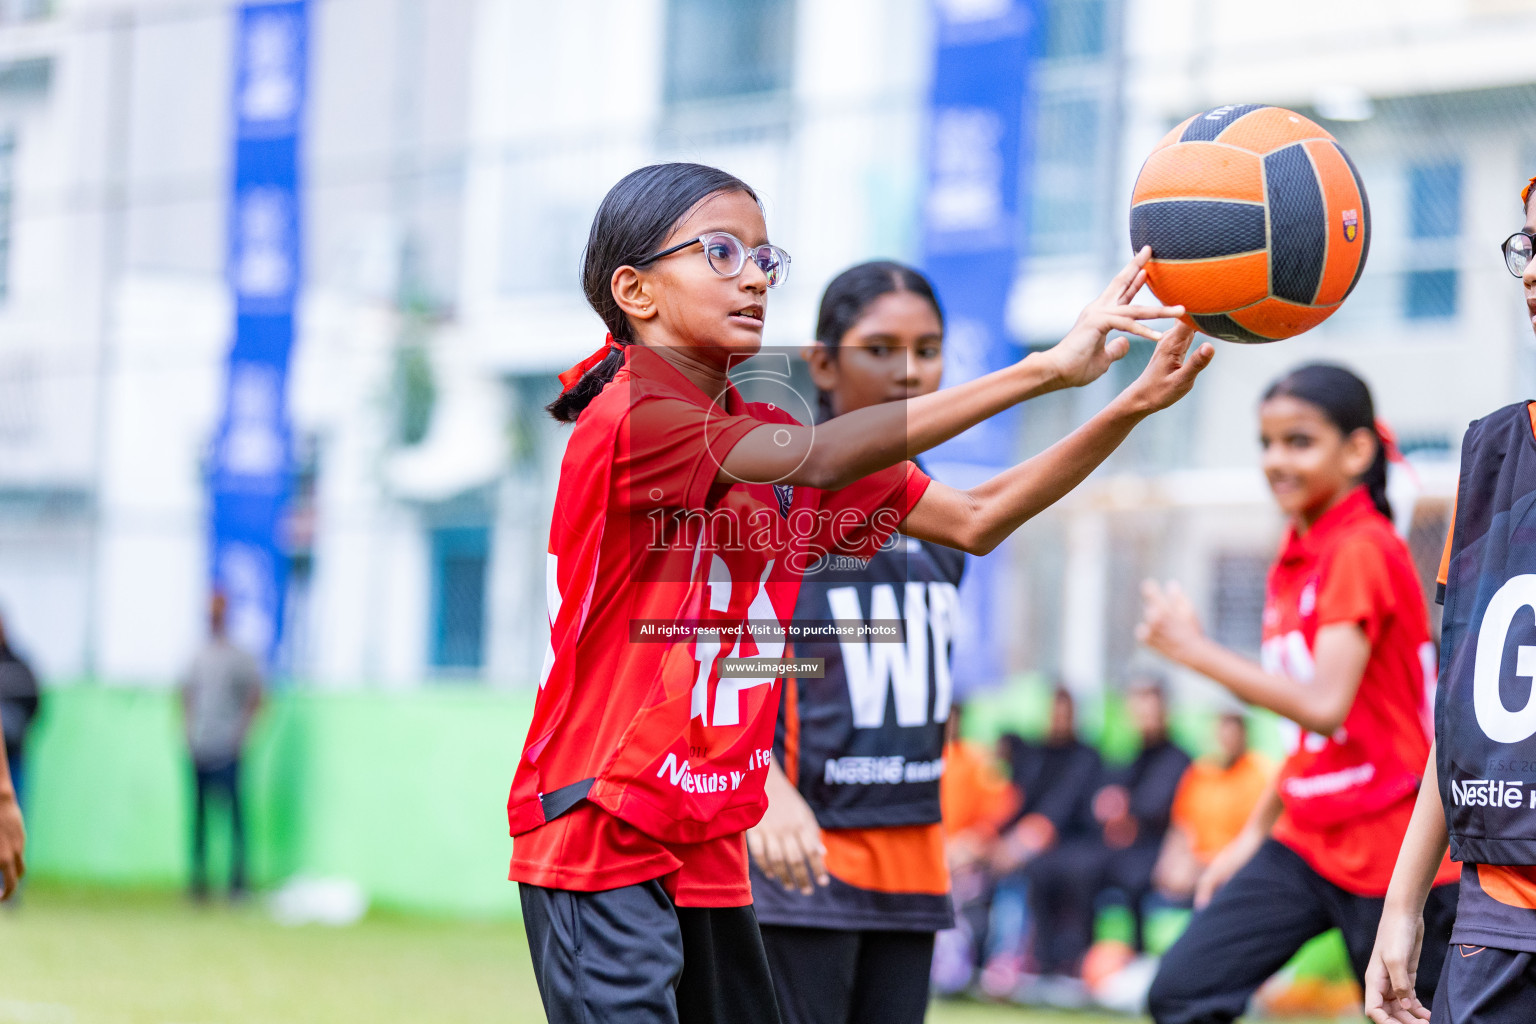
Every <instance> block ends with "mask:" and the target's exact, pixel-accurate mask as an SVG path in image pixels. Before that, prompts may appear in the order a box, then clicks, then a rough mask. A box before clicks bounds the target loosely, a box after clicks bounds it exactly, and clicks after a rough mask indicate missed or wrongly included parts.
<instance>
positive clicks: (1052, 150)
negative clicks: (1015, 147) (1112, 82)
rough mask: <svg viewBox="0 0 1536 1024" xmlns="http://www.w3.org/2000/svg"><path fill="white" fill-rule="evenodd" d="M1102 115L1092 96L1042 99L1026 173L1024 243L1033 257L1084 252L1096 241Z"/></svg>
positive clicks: (1048, 95) (1055, 95)
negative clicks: (1028, 212) (1032, 154)
mask: <svg viewBox="0 0 1536 1024" xmlns="http://www.w3.org/2000/svg"><path fill="white" fill-rule="evenodd" d="M1100 111H1101V105H1100V102H1099V99H1098V97H1096V96H1091V95H1090V96H1085V95H1082V94H1080V93H1070V92H1043V93H1042V94H1041V95H1040V101H1039V108H1038V112H1037V113H1036V122H1035V157H1034V167H1033V170H1032V171H1031V173H1030V178H1031V179H1032V180H1031V182H1030V186H1031V191H1032V200H1033V201H1032V203H1031V217H1030V223H1029V226H1028V231H1029V237H1028V238H1026V239H1025V240H1024V247H1025V251H1026V252H1028V253H1030V254H1031V255H1038V256H1057V255H1063V254H1069V253H1078V252H1085V251H1088V250H1090V249H1091V248H1092V247H1093V245H1094V243H1095V242H1096V240H1097V239H1098V234H1097V231H1096V230H1095V228H1096V224H1097V212H1098V209H1099V203H1098V199H1099V193H1100V189H1099V181H1100V177H1099V176H1100V171H1101V168H1100V163H1101V161H1100V159H1099V147H1100V137H1101V134H1102V133H1101V131H1100V123H1099V121H1100Z"/></svg>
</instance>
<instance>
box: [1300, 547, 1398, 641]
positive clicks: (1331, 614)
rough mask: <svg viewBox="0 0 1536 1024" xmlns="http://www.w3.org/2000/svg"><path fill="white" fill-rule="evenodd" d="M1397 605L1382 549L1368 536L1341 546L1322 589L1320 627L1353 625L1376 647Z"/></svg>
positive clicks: (1319, 613)
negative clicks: (1377, 640) (1350, 623)
mask: <svg viewBox="0 0 1536 1024" xmlns="http://www.w3.org/2000/svg"><path fill="white" fill-rule="evenodd" d="M1396 605H1397V600H1396V595H1394V594H1393V592H1392V577H1391V575H1390V573H1389V572H1388V571H1387V559H1386V556H1385V555H1384V554H1383V553H1382V550H1381V548H1380V547H1379V546H1378V545H1377V544H1375V543H1373V542H1372V540H1371V538H1370V537H1368V536H1357V537H1351V538H1350V539H1348V540H1346V541H1344V542H1343V543H1342V544H1341V545H1339V549H1338V550H1337V551H1335V552H1334V554H1333V557H1332V558H1331V559H1330V560H1329V562H1328V568H1327V570H1326V571H1325V573H1324V576H1323V580H1322V583H1321V585H1320V586H1319V587H1318V593H1317V624H1318V626H1319V627H1322V626H1329V625H1333V624H1334V623H1339V622H1353V623H1355V624H1357V625H1358V626H1359V627H1360V628H1361V629H1363V630H1364V631H1365V635H1366V639H1368V640H1370V642H1371V643H1372V644H1373V645H1374V644H1375V643H1376V639H1377V637H1379V636H1380V635H1381V627H1382V624H1383V623H1384V622H1385V620H1386V619H1387V617H1388V616H1389V615H1390V614H1391V612H1392V610H1393V608H1395V607H1396Z"/></svg>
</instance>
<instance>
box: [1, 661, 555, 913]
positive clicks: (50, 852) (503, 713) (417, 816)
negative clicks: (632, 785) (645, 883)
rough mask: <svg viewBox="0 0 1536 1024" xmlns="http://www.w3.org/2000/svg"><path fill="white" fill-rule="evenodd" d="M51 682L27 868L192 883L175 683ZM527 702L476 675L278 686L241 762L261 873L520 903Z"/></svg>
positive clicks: (39, 733)
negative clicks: (514, 827)
mask: <svg viewBox="0 0 1536 1024" xmlns="http://www.w3.org/2000/svg"><path fill="white" fill-rule="evenodd" d="M45 699H46V704H45V708H44V713H43V715H42V717H41V718H40V719H39V721H38V728H37V729H36V730H35V732H34V734H33V737H32V740H31V742H30V745H29V749H28V758H27V760H28V780H27V785H28V801H27V804H28V806H27V825H28V830H29V841H28V849H27V854H28V865H29V868H30V870H32V871H35V872H36V873H37V875H38V876H42V877H50V878H57V879H61V880H76V881H90V882H98V883H109V884H120V885H138V886H160V887H163V886H179V885H184V884H185V883H186V878H187V865H188V861H189V839H188V836H189V831H188V830H189V822H190V818H191V803H192V801H191V789H192V786H191V779H190V771H191V770H190V767H189V765H188V763H187V759H186V754H185V748H184V745H183V742H182V738H181V725H180V715H179V712H178V710H177V707H176V698H175V695H174V693H171V692H169V691H164V690H148V689H128V688H120V687H108V686H93V685H76V686H70V687H62V688H59V689H54V690H51V691H49V692H48V693H47V694H46V698H45ZM532 704H533V701H532V694H531V693H517V694H506V693H501V692H495V691H487V690H469V689H465V690H449V689H423V690H412V691H410V692H408V693H400V694H391V693H380V692H378V691H367V692H352V693H324V692H315V691H288V692H285V693H280V694H278V695H276V696H274V697H273V698H272V700H271V701H270V702H269V703H268V705H267V707H266V709H265V710H264V711H263V713H262V717H261V720H260V722H259V724H258V727H257V730H256V735H255V736H254V737H253V742H252V746H251V749H250V751H249V753H248V755H247V758H246V762H245V769H244V776H245V777H244V790H245V793H246V796H247V800H246V807H247V813H248V820H247V826H246V827H247V833H248V836H249V842H250V868H251V875H252V879H253V881H254V883H255V884H256V885H257V886H271V885H275V884H278V883H280V882H281V881H283V880H284V879H287V878H291V877H294V876H296V875H307V876H319V877H340V878H347V879H351V880H353V881H355V882H357V883H358V884H360V885H361V886H362V887H363V889H364V890H365V891H366V892H367V893H368V894H369V896H370V898H371V899H372V900H373V902H374V903H375V904H377V905H380V906H385V907H391V908H397V909H402V910H411V911H418V912H429V913H443V914H453V915H464V916H509V915H515V914H516V913H517V891H516V887H515V886H514V885H512V884H511V883H510V882H508V881H506V877H507V861H508V858H509V857H510V855H511V850H512V843H511V840H510V839H508V837H507V828H506V811H505V808H506V799H507V786H508V784H509V783H510V782H511V780H512V772H513V769H514V768H515V767H516V764H517V758H518V754H519V751H520V750H521V749H522V743H523V737H524V736H525V735H526V733H527V730H528V720H529V715H530V713H531V710H532ZM214 822H215V828H214V830H213V831H214V835H215V837H216V840H215V842H214V844H213V845H212V847H211V858H212V863H213V866H214V868H215V874H214V877H215V879H220V878H222V877H223V873H224V871H225V870H226V868H225V866H226V865H227V863H228V843H227V840H223V839H222V837H223V836H225V835H227V828H226V827H225V824H224V819H223V818H222V817H216V818H215V819H214Z"/></svg>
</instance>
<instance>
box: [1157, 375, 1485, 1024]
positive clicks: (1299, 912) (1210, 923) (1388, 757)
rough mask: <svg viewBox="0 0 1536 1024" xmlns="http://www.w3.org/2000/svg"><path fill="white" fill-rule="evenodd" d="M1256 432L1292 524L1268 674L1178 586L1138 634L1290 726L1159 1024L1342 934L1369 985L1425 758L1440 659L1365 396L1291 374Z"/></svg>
mask: <svg viewBox="0 0 1536 1024" xmlns="http://www.w3.org/2000/svg"><path fill="white" fill-rule="evenodd" d="M1259 436H1260V439H1261V442H1262V444H1263V450H1264V456H1263V463H1264V473H1265V476H1266V477H1267V478H1268V480H1269V486H1270V490H1271V491H1272V492H1273V493H1274V496H1275V501H1276V502H1277V503H1278V504H1279V505H1280V508H1281V509H1282V511H1284V512H1285V513H1286V515H1287V516H1288V517H1289V518H1290V529H1289V530H1288V531H1287V533H1286V537H1285V540H1284V542H1283V543H1282V545H1281V548H1280V556H1279V558H1278V559H1277V560H1276V562H1275V564H1274V566H1273V567H1272V568H1271V570H1270V574H1269V585H1268V591H1267V594H1266V598H1265V604H1264V643H1263V648H1262V662H1261V663H1260V664H1255V663H1253V662H1251V661H1249V660H1248V659H1247V658H1245V657H1243V656H1241V655H1239V654H1236V653H1235V652H1233V651H1229V650H1227V649H1226V648H1224V647H1222V646H1220V645H1219V644H1217V643H1215V642H1214V641H1212V640H1210V639H1209V638H1207V637H1206V636H1205V635H1204V634H1203V633H1202V632H1201V630H1200V624H1199V621H1198V619H1197V618H1196V617H1195V615H1194V612H1193V610H1192V608H1191V606H1190V604H1189V602H1188V600H1186V599H1185V598H1184V596H1183V595H1182V594H1181V593H1180V592H1179V591H1178V590H1177V588H1175V587H1172V586H1170V587H1169V588H1168V590H1167V591H1164V590H1163V589H1161V588H1160V587H1158V586H1157V585H1156V584H1154V583H1151V582H1150V581H1149V582H1148V583H1146V584H1144V585H1143V595H1144V598H1145V618H1144V621H1143V622H1142V624H1141V626H1140V627H1139V628H1138V631H1137V635H1138V637H1139V639H1140V640H1141V641H1142V642H1143V643H1145V644H1147V645H1149V646H1151V647H1152V648H1153V649H1155V650H1157V651H1159V652H1161V653H1162V654H1164V655H1165V656H1167V657H1169V658H1171V659H1172V660H1174V661H1177V662H1179V663H1181V664H1183V665H1185V666H1187V667H1189V668H1192V669H1194V670H1195V671H1197V672H1200V673H1201V674H1203V675H1205V676H1208V677H1209V678H1211V679H1214V680H1215V681H1216V682H1218V683H1220V684H1221V685H1222V686H1225V687H1226V688H1227V689H1228V690H1230V691H1231V692H1232V693H1233V694H1235V695H1236V696H1238V697H1240V698H1242V699H1243V700H1246V701H1248V702H1249V703H1252V704H1257V705H1259V706H1260V707H1266V708H1269V709H1270V710H1271V711H1274V712H1276V713H1277V714H1280V715H1283V716H1284V717H1285V718H1287V719H1289V720H1290V721H1291V722H1293V723H1295V724H1296V725H1297V726H1299V727H1300V729H1299V731H1298V732H1297V734H1296V738H1295V745H1294V748H1293V750H1292V752H1291V754H1290V756H1289V757H1288V758H1287V760H1286V762H1285V765H1284V766H1283V767H1282V769H1281V771H1280V775H1279V777H1278V778H1277V779H1276V781H1275V783H1274V785H1273V786H1272V787H1271V788H1270V789H1269V791H1268V792H1267V794H1266V796H1265V798H1264V799H1262V800H1261V801H1260V802H1259V806H1258V807H1257V809H1256V810H1255V811H1254V814H1253V816H1252V817H1251V818H1250V819H1249V822H1248V825H1247V826H1246V827H1245V828H1244V830H1243V832H1242V834H1241V835H1240V836H1239V837H1238V838H1237V839H1236V840H1234V841H1233V842H1232V843H1231V844H1230V845H1229V846H1228V847H1227V848H1226V849H1224V850H1223V851H1222V852H1221V853H1220V854H1219V855H1218V856H1217V858H1216V859H1215V861H1214V862H1213V863H1212V864H1211V866H1210V868H1209V869H1207V871H1206V873H1205V875H1204V876H1203V877H1202V878H1201V880H1200V884H1199V887H1198V888H1197V890H1196V905H1197V906H1199V907H1202V909H1200V910H1198V911H1197V912H1196V914H1195V916H1194V918H1193V919H1192V920H1191V921H1190V923H1189V927H1188V929H1187V930H1186V931H1185V933H1184V935H1183V936H1182V937H1181V938H1180V939H1179V940H1178V942H1176V943H1175V944H1174V945H1173V947H1172V948H1171V949H1170V950H1169V951H1168V953H1167V954H1166V955H1165V956H1164V957H1163V961H1162V964H1161V965H1160V967H1159V970H1158V974H1157V978H1156V979H1155V980H1154V981H1153V983H1152V989H1151V992H1150V993H1149V996H1148V1000H1149V1003H1150V1008H1151V1011H1152V1015H1153V1017H1154V1018H1155V1019H1156V1020H1157V1022H1158V1024H1196V1022H1200V1024H1216V1022H1226V1021H1232V1020H1235V1019H1236V1018H1237V1017H1238V1016H1239V1015H1240V1014H1241V1013H1242V1012H1243V1009H1244V1007H1245V1006H1246V1005H1247V1003H1248V998H1249V997H1250V996H1251V995H1252V994H1253V991H1254V990H1255V989H1256V988H1257V987H1258V986H1259V984H1260V983H1261V982H1263V981H1264V979H1265V978H1267V977H1269V975H1271V974H1273V973H1274V972H1275V971H1276V970H1277V969H1279V968H1280V967H1281V966H1282V965H1284V963H1285V962H1286V961H1287V960H1288V959H1290V957H1291V956H1292V955H1293V954H1294V953H1295V952H1296V950H1298V949H1299V948H1300V947H1301V946H1302V944H1303V943H1305V942H1306V941H1307V940H1308V939H1310V938H1312V937H1313V936H1315V935H1318V934H1321V933H1322V932H1324V931H1326V930H1328V929H1329V928H1333V927H1337V928H1339V929H1340V930H1341V931H1342V932H1343V934H1344V941H1345V944H1346V946H1347V947H1348V949H1349V957H1350V962H1351V965H1352V966H1353V967H1354V969H1355V973H1356V975H1357V976H1358V977H1363V976H1364V973H1365V968H1366V964H1367V961H1368V959H1369V957H1370V953H1371V946H1372V943H1373V941H1374V938H1375V934H1376V925H1377V922H1378V921H1379V919H1380V917H1381V911H1382V897H1383V895H1384V894H1385V893H1386V891H1387V883H1388V880H1389V876H1390V874H1391V871H1392V862H1393V860H1394V858H1395V856H1396V853H1397V849H1398V845H1399V844H1400V843H1401V842H1402V838H1403V833H1404V831H1405V830H1406V829H1407V827H1408V819H1409V817H1410V815H1411V814H1412V812H1413V804H1414V794H1415V793H1416V792H1417V790H1418V786H1419V774H1420V772H1421V771H1422V770H1423V766H1424V758H1425V755H1426V754H1427V753H1428V751H1429V748H1430V726H1429V722H1428V720H1427V699H1428V694H1429V692H1430V690H1431V688H1432V687H1433V685H1434V678H1435V677H1434V671H1435V669H1434V647H1433V645H1432V644H1431V643H1430V640H1429V624H1428V618H1427V616H1426V614H1425V608H1424V597H1423V594H1422V593H1421V591H1420V589H1419V582H1418V576H1417V573H1416V571H1415V570H1414V567H1413V562H1412V560H1411V559H1410V557H1409V554H1408V548H1407V545H1405V544H1404V543H1403V541H1402V539H1401V538H1399V537H1398V535H1397V534H1396V533H1395V532H1394V531H1393V529H1392V522H1391V518H1390V515H1391V508H1390V506H1389V505H1388V504H1387V498H1386V480H1387V445H1386V444H1385V443H1384V442H1383V438H1382V434H1381V432H1380V430H1379V428H1378V427H1377V425H1376V420H1375V413H1374V406H1373V403H1372V401H1371V394H1370V391H1369V389H1367V387H1366V385H1365V383H1364V382H1363V381H1361V380H1360V378H1359V377H1357V376H1355V375H1354V374H1353V373H1351V372H1349V371H1348V370H1345V369H1343V368H1342V367H1338V366H1328V365H1320V364H1318V365H1310V366H1304V367H1301V368H1300V369H1298V370H1296V371H1294V372H1292V373H1290V374H1289V375H1287V376H1285V377H1283V378H1282V379H1281V380H1279V381H1278V382H1276V383H1275V384H1273V385H1272V386H1271V387H1270V388H1269V390H1268V391H1267V392H1265V395H1264V400H1263V402H1262V404H1261V405H1260V407H1259ZM1456 875H1457V873H1456V869H1455V867H1454V866H1453V865H1451V864H1450V863H1449V862H1448V861H1442V862H1441V863H1440V864H1439V866H1438V869H1437V870H1436V872H1435V881H1436V883H1437V885H1436V888H1435V889H1434V892H1433V893H1432V894H1431V895H1430V897H1429V906H1428V908H1427V913H1426V925H1427V928H1428V932H1429V934H1430V935H1431V936H1433V937H1434V940H1435V943H1436V945H1435V950H1437V953H1436V954H1435V955H1434V964H1433V967H1434V968H1435V970H1434V971H1432V972H1427V973H1421V974H1420V976H1419V984H1420V988H1419V991H1420V993H1421V994H1422V995H1423V997H1424V998H1425V1000H1426V1001H1427V1000H1428V999H1429V997H1430V994H1431V993H1432V991H1433V988H1434V984H1435V979H1436V977H1437V975H1438V969H1439V966H1440V958H1443V956H1444V953H1445V947H1446V942H1447V940H1448V939H1449V937H1450V926H1451V922H1452V920H1453V919H1454V917H1455V912H1456V885H1455V882H1456ZM1213 893H1214V895H1213ZM1426 959H1427V960H1428V959H1429V957H1426Z"/></svg>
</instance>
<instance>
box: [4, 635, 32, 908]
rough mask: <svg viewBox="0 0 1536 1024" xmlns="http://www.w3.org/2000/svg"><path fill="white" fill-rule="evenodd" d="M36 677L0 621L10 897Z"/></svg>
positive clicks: (17, 870) (16, 874)
mask: <svg viewBox="0 0 1536 1024" xmlns="http://www.w3.org/2000/svg"><path fill="white" fill-rule="evenodd" d="M37 704H38V687H37V676H36V675H34V674H33V672H32V667H31V666H30V665H28V664H27V663H26V661H25V660H23V659H22V657H21V656H20V655H19V654H17V653H16V651H15V649H14V648H12V647H11V644H10V641H9V639H8V638H7V635H6V631H5V620H4V619H3V618H0V735H3V736H4V739H5V744H4V747H5V769H6V776H5V777H0V876H3V880H0V891H3V894H4V896H5V897H7V898H8V897H10V896H11V895H12V893H13V892H14V891H15V889H16V886H17V885H18V884H19V881H20V876H21V871H22V859H21V848H22V840H23V831H22V826H21V810H22V806H23V805H24V804H25V803H26V799H27V797H26V777H27V775H26V769H25V766H24V765H25V760H24V759H25V755H26V746H27V731H28V730H29V729H30V728H31V727H32V720H33V719H34V718H36V717H37Z"/></svg>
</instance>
